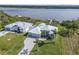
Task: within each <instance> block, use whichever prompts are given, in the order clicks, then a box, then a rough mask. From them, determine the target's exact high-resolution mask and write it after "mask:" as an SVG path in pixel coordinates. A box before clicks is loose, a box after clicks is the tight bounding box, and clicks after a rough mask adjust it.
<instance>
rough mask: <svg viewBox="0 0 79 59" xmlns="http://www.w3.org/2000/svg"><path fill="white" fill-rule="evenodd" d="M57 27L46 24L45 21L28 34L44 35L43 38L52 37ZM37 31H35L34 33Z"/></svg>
mask: <svg viewBox="0 0 79 59" xmlns="http://www.w3.org/2000/svg"><path fill="white" fill-rule="evenodd" d="M57 30H58V29H57V27H55V26H51V25H46V24H45V23H41V24H39V25H38V26H37V27H35V28H33V29H32V30H30V31H29V32H28V36H30V37H35V38H36V37H37V38H39V37H42V38H52V37H54V36H55V33H56V31H57ZM33 32H35V33H33Z"/></svg>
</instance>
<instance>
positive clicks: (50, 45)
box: [31, 35, 63, 55]
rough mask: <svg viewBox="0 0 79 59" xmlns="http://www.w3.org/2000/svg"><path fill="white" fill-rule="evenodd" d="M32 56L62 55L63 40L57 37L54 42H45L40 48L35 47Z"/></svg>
mask: <svg viewBox="0 0 79 59" xmlns="http://www.w3.org/2000/svg"><path fill="white" fill-rule="evenodd" d="M31 54H32V55H62V54H63V38H62V37H61V36H59V35H57V37H56V38H55V41H54V42H53V41H49V40H46V41H45V44H44V45H42V46H41V47H38V50H37V45H36V46H35V47H34V48H33V50H32V52H31Z"/></svg>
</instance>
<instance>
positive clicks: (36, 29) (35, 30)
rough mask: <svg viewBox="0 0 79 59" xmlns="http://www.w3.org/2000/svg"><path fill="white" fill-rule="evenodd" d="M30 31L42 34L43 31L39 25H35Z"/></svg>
mask: <svg viewBox="0 0 79 59" xmlns="http://www.w3.org/2000/svg"><path fill="white" fill-rule="evenodd" d="M29 32H31V33H35V34H41V31H40V28H39V27H35V28H33V29H31V30H30V31H29Z"/></svg>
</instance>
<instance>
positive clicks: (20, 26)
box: [5, 21, 33, 33]
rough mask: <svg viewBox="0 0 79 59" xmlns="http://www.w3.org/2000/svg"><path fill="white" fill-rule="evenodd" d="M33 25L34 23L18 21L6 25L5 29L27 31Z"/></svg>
mask: <svg viewBox="0 0 79 59" xmlns="http://www.w3.org/2000/svg"><path fill="white" fill-rule="evenodd" d="M32 25H33V24H32V23H27V22H21V21H18V22H15V23H12V24H8V25H6V26H5V30H6V31H14V32H24V33H26V32H27V31H28V30H29V29H30V28H31V27H32Z"/></svg>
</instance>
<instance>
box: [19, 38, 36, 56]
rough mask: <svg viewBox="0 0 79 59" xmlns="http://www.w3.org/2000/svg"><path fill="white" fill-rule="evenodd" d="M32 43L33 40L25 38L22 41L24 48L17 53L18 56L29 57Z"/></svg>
mask: <svg viewBox="0 0 79 59" xmlns="http://www.w3.org/2000/svg"><path fill="white" fill-rule="evenodd" d="M34 41H35V39H34V38H29V37H28V38H26V39H25V41H24V48H23V49H22V50H21V51H20V52H19V55H29V54H30V52H31V50H32V49H33V47H34V45H35V43H34Z"/></svg>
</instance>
